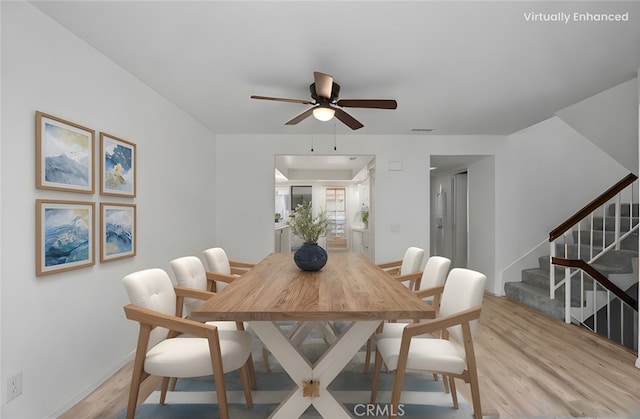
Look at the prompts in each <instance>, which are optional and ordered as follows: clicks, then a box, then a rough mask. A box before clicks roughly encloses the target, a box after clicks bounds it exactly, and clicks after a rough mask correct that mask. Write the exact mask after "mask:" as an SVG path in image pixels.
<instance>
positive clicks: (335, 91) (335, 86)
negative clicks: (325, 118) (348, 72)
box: [309, 82, 340, 104]
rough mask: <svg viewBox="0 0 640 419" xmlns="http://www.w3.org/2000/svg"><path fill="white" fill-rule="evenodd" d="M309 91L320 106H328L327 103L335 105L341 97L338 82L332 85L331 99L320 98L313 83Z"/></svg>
mask: <svg viewBox="0 0 640 419" xmlns="http://www.w3.org/2000/svg"><path fill="white" fill-rule="evenodd" d="M309 90H311V97H312V98H313V100H315V101H316V102H317V103H319V104H326V103H327V102H328V103H335V102H336V101H337V100H338V97H339V96H340V85H339V84H338V83H336V82H333V84H332V85H331V97H329V98H324V97H322V96H318V94H317V93H316V84H315V83H311V85H309Z"/></svg>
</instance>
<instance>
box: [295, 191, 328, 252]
mask: <svg viewBox="0 0 640 419" xmlns="http://www.w3.org/2000/svg"><path fill="white" fill-rule="evenodd" d="M287 224H288V225H289V226H291V232H292V233H293V234H295V235H296V236H298V237H300V238H301V239H302V240H303V241H304V242H305V243H309V244H312V243H318V239H319V238H320V237H322V236H324V235H326V234H327V233H328V232H329V219H328V218H327V215H326V213H325V212H324V210H322V211H320V212H319V213H318V215H316V216H315V217H314V216H313V207H312V206H311V201H309V202H304V201H303V202H302V204H298V205H297V206H296V208H295V209H294V210H293V211H292V212H291V214H290V215H289V221H287Z"/></svg>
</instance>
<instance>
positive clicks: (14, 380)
mask: <svg viewBox="0 0 640 419" xmlns="http://www.w3.org/2000/svg"><path fill="white" fill-rule="evenodd" d="M21 394H22V372H19V373H17V374H16V375H12V376H11V377H9V381H7V403H8V402H10V401H11V400H13V399H15V398H16V397H18V396H19V395H21Z"/></svg>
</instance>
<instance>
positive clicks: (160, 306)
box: [122, 268, 176, 348]
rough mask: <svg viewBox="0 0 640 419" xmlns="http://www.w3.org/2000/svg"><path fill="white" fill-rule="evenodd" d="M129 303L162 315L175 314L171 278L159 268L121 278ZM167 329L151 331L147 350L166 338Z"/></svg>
mask: <svg viewBox="0 0 640 419" xmlns="http://www.w3.org/2000/svg"><path fill="white" fill-rule="evenodd" d="M122 283H123V284H124V288H125V289H126V290H127V294H128V296H129V302H130V303H131V304H133V305H136V306H140V307H144V308H148V309H150V310H154V311H158V312H161V313H164V314H169V315H171V316H174V315H175V314H176V293H175V291H174V289H173V283H172V282H171V278H169V275H167V273H166V272H165V271H163V270H162V269H159V268H151V269H145V270H142V271H138V272H133V273H131V274H129V275H127V276H125V277H124V278H122ZM168 332H169V331H168V329H165V328H162V327H156V328H155V329H153V330H152V331H151V338H150V341H149V348H151V347H153V346H155V345H156V344H158V343H159V342H160V341H162V340H164V339H166V338H167V333H168Z"/></svg>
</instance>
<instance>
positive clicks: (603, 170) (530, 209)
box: [495, 117, 629, 295]
mask: <svg viewBox="0 0 640 419" xmlns="http://www.w3.org/2000/svg"><path fill="white" fill-rule="evenodd" d="M495 159H496V160H495V164H496V172H495V173H496V174H495V178H496V186H495V193H496V205H495V208H496V215H495V220H496V243H495V245H496V272H497V273H498V276H500V272H501V271H502V270H503V269H505V268H506V267H508V266H509V264H511V263H512V262H513V261H515V260H517V259H518V258H520V257H521V256H522V255H524V254H525V253H527V252H528V251H529V250H531V249H533V248H534V247H536V246H537V245H538V244H539V243H540V242H542V241H543V240H545V238H547V237H548V232H549V231H551V230H552V229H553V228H555V227H556V226H557V225H559V224H560V223H561V222H562V221H564V220H565V219H567V218H568V217H569V216H571V215H573V214H574V213H575V212H576V211H577V210H579V209H580V208H582V207H583V206H584V205H586V204H587V203H588V202H590V201H591V200H592V199H593V198H595V197H596V196H598V195H599V194H600V193H602V192H603V191H605V190H606V189H607V188H609V187H610V186H612V185H613V184H615V183H616V182H617V181H618V180H620V179H622V178H623V177H624V176H626V175H627V174H628V173H629V171H628V170H627V169H625V168H624V167H623V166H622V165H621V164H620V163H618V162H617V161H615V160H614V159H613V158H612V157H610V156H609V155H608V154H606V153H604V152H603V151H602V150H601V149H599V148H598V147H597V146H596V145H595V144H594V143H592V142H591V141H589V140H588V139H587V138H585V137H584V136H583V135H581V134H580V133H578V132H577V131H576V130H575V129H573V128H572V127H571V126H569V125H568V124H566V123H565V122H563V121H562V120H561V119H560V118H558V117H553V118H550V119H548V120H546V121H543V122H540V123H539V124H536V125H534V126H532V127H529V128H526V129H524V130H522V131H519V132H517V133H515V134H512V135H510V136H509V138H508V141H507V143H506V144H505V147H504V148H503V149H501V150H500V152H499V153H498V154H497V155H496V158H495ZM497 279H498V281H497V282H496V289H495V293H496V294H499V295H502V294H503V293H504V290H503V289H502V288H503V283H502V281H501V278H497Z"/></svg>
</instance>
